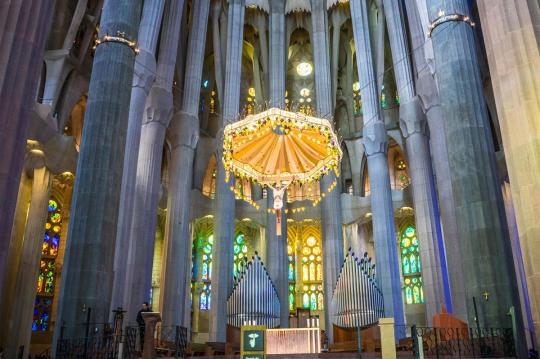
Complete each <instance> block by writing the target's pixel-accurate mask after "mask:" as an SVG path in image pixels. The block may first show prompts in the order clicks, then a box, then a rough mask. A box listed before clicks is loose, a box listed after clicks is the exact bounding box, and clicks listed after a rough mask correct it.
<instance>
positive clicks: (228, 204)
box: [210, 0, 245, 342]
mask: <svg viewBox="0 0 540 359" xmlns="http://www.w3.org/2000/svg"><path fill="white" fill-rule="evenodd" d="M244 6H245V1H244V0H230V1H229V11H228V21H227V23H228V26H227V56H226V59H225V67H226V69H227V71H226V72H225V83H224V92H223V112H222V113H223V115H222V117H221V119H220V131H219V132H218V135H217V141H216V142H217V151H216V152H217V161H218V166H217V176H216V177H217V178H216V199H215V202H214V205H215V207H214V211H215V214H214V246H213V250H212V257H213V263H212V306H211V308H210V341H214V342H225V340H226V334H227V333H226V331H227V296H228V295H229V293H230V291H231V289H232V272H233V236H234V219H235V217H234V215H235V207H236V204H235V200H234V195H233V192H232V191H231V190H230V189H229V187H230V186H233V185H234V177H233V175H232V174H231V178H229V181H228V182H226V178H225V169H224V167H223V163H222V161H221V157H222V145H223V138H222V137H223V127H224V126H225V125H227V124H228V123H230V122H233V121H235V120H236V118H237V116H238V110H239V107H240V78H241V67H242V45H243V34H244V14H245V7H244Z"/></svg>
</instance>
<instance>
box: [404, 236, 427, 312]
mask: <svg viewBox="0 0 540 359" xmlns="http://www.w3.org/2000/svg"><path fill="white" fill-rule="evenodd" d="M400 251H401V270H402V272H403V277H404V295H405V302H406V303H407V304H420V303H424V289H423V285H422V267H421V261H420V253H419V251H418V239H417V237H416V229H415V228H414V227H413V226H408V227H406V228H405V229H404V230H403V231H402V232H401V236H400Z"/></svg>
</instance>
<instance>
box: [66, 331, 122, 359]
mask: <svg viewBox="0 0 540 359" xmlns="http://www.w3.org/2000/svg"><path fill="white" fill-rule="evenodd" d="M120 342H121V337H119V336H114V335H110V336H95V337H90V338H79V339H59V340H58V344H57V347H56V358H57V359H63V358H66V359H67V358H70V359H79V358H80V359H83V358H84V359H116V358H118V349H119V345H120Z"/></svg>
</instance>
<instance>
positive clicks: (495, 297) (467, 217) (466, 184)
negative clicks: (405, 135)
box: [428, 0, 524, 356]
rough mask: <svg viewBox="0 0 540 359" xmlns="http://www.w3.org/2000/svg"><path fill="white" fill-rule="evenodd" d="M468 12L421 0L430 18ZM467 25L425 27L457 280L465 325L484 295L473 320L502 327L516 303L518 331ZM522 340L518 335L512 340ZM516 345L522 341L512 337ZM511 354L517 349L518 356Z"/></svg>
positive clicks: (459, 5) (457, 1)
mask: <svg viewBox="0 0 540 359" xmlns="http://www.w3.org/2000/svg"><path fill="white" fill-rule="evenodd" d="M441 11H442V12H444V14H446V15H450V14H454V13H459V14H463V15H467V16H471V11H470V8H469V2H468V1H466V0H453V1H443V0H434V1H430V2H429V3H428V12H429V16H430V20H431V21H434V20H435V19H436V18H437V17H438V16H439V15H438V14H439V13H440V12H441ZM474 36H475V35H474V31H473V29H472V27H471V26H470V25H469V24H467V23H466V22H464V21H458V22H446V23H443V24H441V25H439V26H437V27H436V28H435V29H434V30H433V32H432V42H433V50H434V54H435V67H436V71H437V72H436V76H437V82H438V84H439V94H440V100H441V108H442V111H443V113H444V114H445V121H444V135H445V137H446V142H447V151H448V162H449V165H450V177H451V180H452V183H453V185H454V191H453V197H454V202H455V204H456V217H457V223H458V231H459V245H460V246H461V250H462V252H461V262H462V266H463V271H464V274H466V276H467V280H466V281H463V282H462V286H463V287H464V288H465V294H466V297H467V298H468V300H467V308H468V313H469V323H474V310H473V306H472V300H471V299H470V298H472V297H473V296H474V297H476V298H481V297H482V293H484V292H486V291H487V292H488V293H490V294H491V297H490V300H489V302H486V303H485V304H484V305H482V306H481V307H482V308H480V310H481V312H483V316H482V318H481V320H483V322H484V323H481V324H482V325H484V326H489V327H509V326H510V325H511V320H510V318H509V316H508V315H507V313H508V309H509V308H510V307H511V306H514V307H515V308H516V319H518V328H517V330H518V332H522V330H523V323H522V320H521V318H522V317H521V313H518V309H519V308H520V305H519V300H518V298H517V293H518V290H517V283H516V277H515V273H514V270H513V266H512V256H511V255H509V254H510V253H512V250H511V247H510V242H509V240H508V232H507V228H506V220H505V219H504V207H503V203H502V194H501V191H500V187H499V181H498V175H497V168H496V163H495V151H494V147H493V142H492V138H491V133H490V132H491V131H490V125H489V119H488V115H487V111H486V104H485V101H484V95H483V89H482V83H481V81H480V74H479V69H478V60H477V57H476V46H475V41H474ZM516 340H518V341H523V343H524V338H516ZM518 344H519V345H518V347H519V346H521V345H522V343H518ZM518 356H519V355H518Z"/></svg>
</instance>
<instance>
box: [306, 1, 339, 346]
mask: <svg viewBox="0 0 540 359" xmlns="http://www.w3.org/2000/svg"><path fill="white" fill-rule="evenodd" d="M327 16H328V14H327V12H326V1H322V0H312V1H311V26H312V28H313V38H312V46H313V59H314V62H315V66H314V68H315V92H316V94H317V112H318V113H319V114H320V115H322V116H326V117H328V118H331V117H332V116H333V103H334V101H332V81H331V76H330V49H329V41H328V19H327ZM334 180H336V176H335V174H334V173H333V172H332V173H331V174H328V175H325V176H323V177H322V178H321V196H324V198H322V201H321V222H322V226H321V229H322V233H321V234H322V245H323V268H324V309H325V311H324V316H325V317H324V319H325V323H326V335H327V337H328V341H329V343H332V342H333V331H332V310H331V306H330V303H331V301H332V294H333V292H334V287H335V284H336V281H337V277H338V273H339V270H340V268H341V265H342V264H343V229H342V223H341V202H340V195H341V186H340V183H341V181H338V182H337V186H336V187H335V188H334V190H333V191H332V192H330V193H326V192H327V189H328V188H329V187H330V185H331V184H332V182H333V181H334Z"/></svg>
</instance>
